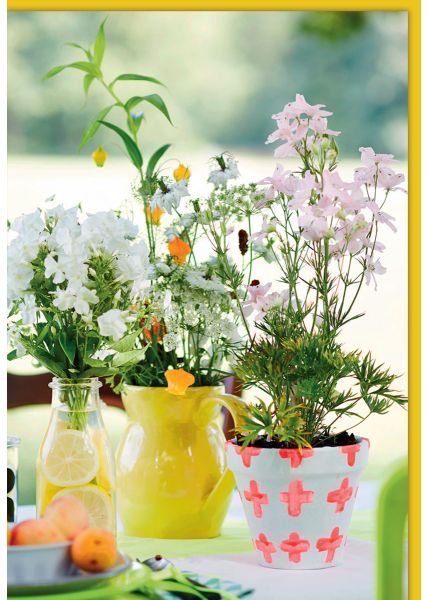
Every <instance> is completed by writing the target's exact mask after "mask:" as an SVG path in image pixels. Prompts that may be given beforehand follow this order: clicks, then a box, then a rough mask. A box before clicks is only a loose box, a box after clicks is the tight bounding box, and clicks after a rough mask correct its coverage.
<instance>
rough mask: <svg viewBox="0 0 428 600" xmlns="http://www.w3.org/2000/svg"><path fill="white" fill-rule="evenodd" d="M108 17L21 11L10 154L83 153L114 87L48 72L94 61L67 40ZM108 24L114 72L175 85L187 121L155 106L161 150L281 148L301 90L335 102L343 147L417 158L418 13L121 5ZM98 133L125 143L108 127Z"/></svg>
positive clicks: (171, 96)
mask: <svg viewBox="0 0 428 600" xmlns="http://www.w3.org/2000/svg"><path fill="white" fill-rule="evenodd" d="M105 16H107V13H99V12H98V13H94V12H28V13H26V12H22V13H9V16H8V18H9V25H8V48H9V57H8V64H9V75H8V76H9V129H8V135H9V153H10V154H21V155H22V154H50V155H52V154H76V149H77V146H78V143H79V140H80V135H81V132H82V130H83V129H84V127H85V125H86V124H87V122H88V121H89V120H90V119H92V118H93V117H94V116H95V115H96V113H97V112H98V110H99V109H100V108H101V107H102V106H104V105H105V104H107V103H109V101H108V99H107V98H106V96H105V92H104V91H103V90H102V89H100V88H99V86H98V87H97V85H94V86H93V89H92V90H91V93H90V97H89V99H88V101H87V102H86V103H85V101H84V96H83V91H82V87H81V80H82V79H83V77H82V74H81V73H80V72H77V71H76V72H71V71H68V72H66V73H65V74H62V75H60V76H59V77H57V78H55V79H53V80H50V81H48V82H45V83H42V82H41V78H42V76H43V74H44V73H45V72H46V71H47V70H48V69H49V68H51V67H52V66H54V65H58V64H62V63H67V62H71V61H73V60H82V59H83V55H81V54H80V52H79V51H78V50H76V49H74V48H70V47H68V46H66V45H65V42H68V41H73V42H78V43H80V44H82V45H83V46H85V47H86V46H87V45H88V44H89V43H91V42H92V41H93V40H94V38H95V34H96V30H97V28H98V25H99V23H100V22H101V20H102V19H103V18H104V17H105ZM106 33H107V53H106V56H105V61H104V64H105V70H106V72H107V75H108V76H111V77H112V78H113V77H114V76H115V75H117V74H118V73H121V72H124V71H125V72H126V71H127V72H135V73H142V74H147V75H152V76H154V77H157V78H159V79H161V80H162V81H163V82H164V83H165V84H166V85H167V86H168V91H167V92H165V94H163V95H164V97H165V100H166V101H167V104H168V106H169V108H170V112H171V115H172V117H173V120H174V124H175V129H174V130H171V128H170V127H169V126H168V123H167V122H166V121H164V120H163V118H162V116H161V115H160V114H155V111H154V109H153V110H152V114H150V115H149V117H150V118H149V119H148V124H147V125H146V130H145V131H144V135H145V140H146V141H147V144H148V145H150V147H152V146H155V147H157V146H158V145H159V144H158V143H157V140H156V138H160V141H161V142H162V143H164V142H165V141H172V142H176V141H179V145H180V146H183V144H185V145H188V146H189V147H191V148H196V147H202V146H204V145H206V143H207V142H208V141H209V142H210V143H211V144H216V145H218V146H219V147H221V148H233V149H237V148H239V147H246V148H247V149H250V148H253V147H257V151H258V152H260V151H262V152H265V153H269V154H270V153H271V148H269V147H268V148H264V147H263V143H264V140H265V138H266V136H267V134H268V133H269V132H270V131H271V130H272V129H273V123H272V122H271V120H270V116H271V114H272V113H274V112H278V111H279V110H281V109H282V107H283V105H284V103H285V102H286V101H288V100H290V99H292V98H293V97H294V94H295V93H296V91H297V92H301V93H303V94H305V96H306V98H307V99H308V100H309V101H310V102H323V103H325V104H326V105H327V106H328V107H329V108H330V109H332V110H333V111H334V117H333V118H332V119H331V126H332V127H333V128H334V129H340V130H343V134H342V136H341V138H340V147H341V151H342V156H343V155H345V156H349V155H351V154H352V155H353V156H355V154H356V151H357V150H358V147H359V146H361V145H364V146H368V145H373V146H375V147H376V148H377V149H378V151H380V152H382V151H387V152H392V153H394V154H395V155H396V156H397V157H398V158H401V159H404V160H405V159H406V157H407V13H404V12H382V13H380V12H371V13H368V12H357V13H356V12H305V13H299V12H294V13H293V12H151V13H144V12H140V13H136V12H111V13H109V14H108V21H107V25H106ZM145 87H146V89H150V87H152V88H154V86H145ZM125 88H126V93H128V92H129V95H131V94H132V93H134V92H136V91H137V90H138V92H141V90H142V84H141V83H137V84H134V83H133V82H132V83H131V82H126V83H122V84H120V86H118V91H119V93H120V92H125ZM153 91H157V90H155V89H153ZM98 142H101V143H105V145H106V146H107V147H108V149H109V152H112V153H113V154H114V153H118V152H119V149H118V147H111V142H112V135H111V133H110V134H109V132H107V131H104V132H102V133H101V135H100V137H98V138H97V140H96V142H95V143H96V144H98ZM109 142H110V143H109ZM95 143H94V144H93V146H94V145H95ZM90 150H91V148H88V149H87V151H86V152H89V151H90Z"/></svg>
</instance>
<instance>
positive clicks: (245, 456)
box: [235, 446, 262, 468]
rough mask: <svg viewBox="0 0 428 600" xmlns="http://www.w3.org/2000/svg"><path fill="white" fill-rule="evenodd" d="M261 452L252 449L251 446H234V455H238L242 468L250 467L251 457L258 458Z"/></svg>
mask: <svg viewBox="0 0 428 600" xmlns="http://www.w3.org/2000/svg"><path fill="white" fill-rule="evenodd" d="M261 451H262V449H261V448H252V447H251V446H247V447H246V448H241V446H235V452H236V454H240V455H241V458H242V464H243V465H244V467H247V468H249V467H251V459H252V457H253V456H258V455H259V454H260V452H261Z"/></svg>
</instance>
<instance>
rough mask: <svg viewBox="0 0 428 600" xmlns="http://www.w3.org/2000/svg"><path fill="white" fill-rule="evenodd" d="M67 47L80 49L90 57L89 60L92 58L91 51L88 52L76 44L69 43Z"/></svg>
mask: <svg viewBox="0 0 428 600" xmlns="http://www.w3.org/2000/svg"><path fill="white" fill-rule="evenodd" d="M66 46H71V47H72V48H78V49H79V50H83V52H84V53H85V54H86V56H87V57H88V59H90V58H91V53H90V52H89V50H86V48H84V47H83V46H81V45H80V44H75V43H74V42H68V43H67V44H66Z"/></svg>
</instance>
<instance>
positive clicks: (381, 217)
mask: <svg viewBox="0 0 428 600" xmlns="http://www.w3.org/2000/svg"><path fill="white" fill-rule="evenodd" d="M366 207H367V208H368V209H369V210H370V211H371V212H372V213H373V217H374V218H375V220H376V221H378V222H379V223H383V224H384V225H387V226H388V227H389V228H390V229H391V230H392V231H393V232H394V233H395V232H396V231H397V228H396V226H395V225H394V223H393V221H395V217H393V216H392V215H390V214H388V213H386V212H384V211H383V210H381V209H380V207H379V206H378V205H377V204H376V202H374V201H373V200H372V201H370V202H367V203H366Z"/></svg>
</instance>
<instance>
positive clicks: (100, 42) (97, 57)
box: [94, 17, 107, 67]
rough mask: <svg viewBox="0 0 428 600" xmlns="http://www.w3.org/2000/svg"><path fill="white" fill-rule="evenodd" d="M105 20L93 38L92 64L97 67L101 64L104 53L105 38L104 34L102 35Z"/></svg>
mask: <svg viewBox="0 0 428 600" xmlns="http://www.w3.org/2000/svg"><path fill="white" fill-rule="evenodd" d="M106 20H107V17H106V18H105V19H104V21H103V22H102V23H101V25H100V27H99V29H98V33H97V37H96V38H95V45H94V63H95V64H96V65H97V66H98V67H99V66H100V65H101V63H102V60H103V57H104V51H105V47H106V38H105V34H104V23H105V22H106Z"/></svg>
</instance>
